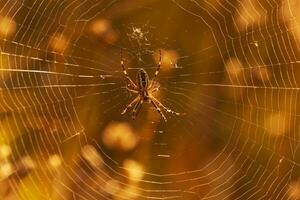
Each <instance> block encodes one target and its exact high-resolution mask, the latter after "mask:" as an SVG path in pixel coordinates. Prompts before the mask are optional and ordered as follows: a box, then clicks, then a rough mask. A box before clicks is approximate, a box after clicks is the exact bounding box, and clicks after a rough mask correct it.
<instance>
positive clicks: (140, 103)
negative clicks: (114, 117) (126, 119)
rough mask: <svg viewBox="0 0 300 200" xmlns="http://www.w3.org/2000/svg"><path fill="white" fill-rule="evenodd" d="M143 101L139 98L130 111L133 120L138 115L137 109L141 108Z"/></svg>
mask: <svg viewBox="0 0 300 200" xmlns="http://www.w3.org/2000/svg"><path fill="white" fill-rule="evenodd" d="M143 103H144V100H143V99H141V100H140V101H139V102H138V103H136V104H135V106H134V108H133V111H132V119H133V120H134V119H135V118H136V116H137V115H138V113H139V111H140V110H141V108H142V104H143Z"/></svg>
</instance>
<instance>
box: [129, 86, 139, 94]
mask: <svg viewBox="0 0 300 200" xmlns="http://www.w3.org/2000/svg"><path fill="white" fill-rule="evenodd" d="M126 89H127V90H128V91H129V92H131V93H134V94H138V93H139V91H137V90H134V89H130V88H129V87H126Z"/></svg>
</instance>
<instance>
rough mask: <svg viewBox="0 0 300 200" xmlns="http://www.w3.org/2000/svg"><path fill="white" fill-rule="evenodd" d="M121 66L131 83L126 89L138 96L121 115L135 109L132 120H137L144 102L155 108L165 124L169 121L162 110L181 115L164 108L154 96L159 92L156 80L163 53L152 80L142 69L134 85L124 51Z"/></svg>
mask: <svg viewBox="0 0 300 200" xmlns="http://www.w3.org/2000/svg"><path fill="white" fill-rule="evenodd" d="M121 66H122V69H123V73H124V75H125V78H126V79H127V80H128V81H129V83H128V84H127V86H126V89H127V90H128V91H129V92H131V93H133V94H136V95H137V97H135V98H134V99H133V100H132V101H131V102H130V103H129V104H128V105H127V106H126V108H125V109H124V110H123V112H122V113H121V114H122V115H123V114H125V113H126V112H127V110H128V109H130V108H132V107H133V110H132V119H135V118H136V116H137V115H138V113H139V111H140V109H141V107H142V105H143V103H144V102H148V103H151V104H152V105H153V106H154V107H155V109H156V110H157V112H158V113H159V114H160V115H161V117H162V118H163V119H164V121H165V122H166V121H167V118H166V116H165V115H164V113H163V112H162V110H161V109H160V108H163V109H164V110H165V111H166V112H169V113H172V114H175V115H181V113H178V112H175V111H173V110H171V109H170V108H167V107H166V106H164V105H163V104H162V103H161V102H160V101H158V100H157V99H156V98H155V97H154V96H153V94H154V93H155V92H156V91H158V90H159V84H158V83H157V82H156V81H155V80H156V78H157V76H158V74H159V70H160V66H161V51H159V63H158V66H157V68H156V71H155V74H154V77H153V78H152V79H151V80H150V79H149V76H148V73H147V72H146V70H145V69H143V68H141V69H139V71H138V72H137V74H136V83H134V81H133V80H132V79H131V78H130V77H129V75H128V73H127V70H126V68H125V66H124V60H123V53H122V51H121ZM129 87H130V88H129Z"/></svg>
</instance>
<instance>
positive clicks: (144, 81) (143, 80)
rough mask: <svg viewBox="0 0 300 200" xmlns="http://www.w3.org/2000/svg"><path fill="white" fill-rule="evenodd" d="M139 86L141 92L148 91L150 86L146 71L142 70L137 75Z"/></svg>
mask: <svg viewBox="0 0 300 200" xmlns="http://www.w3.org/2000/svg"><path fill="white" fill-rule="evenodd" d="M136 78H137V85H138V87H139V90H140V91H141V92H144V91H147V89H148V85H149V76H148V74H147V72H146V71H145V70H144V69H140V70H139V71H138V73H137V76H136Z"/></svg>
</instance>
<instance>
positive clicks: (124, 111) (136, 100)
mask: <svg viewBox="0 0 300 200" xmlns="http://www.w3.org/2000/svg"><path fill="white" fill-rule="evenodd" d="M139 100H140V96H137V97H136V98H135V99H134V100H132V101H131V102H130V104H128V105H127V106H126V108H125V109H124V110H123V112H122V113H121V114H122V115H124V114H125V113H126V112H127V110H128V109H129V108H131V107H132V106H133V104H135V103H136V102H138V101H139Z"/></svg>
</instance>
